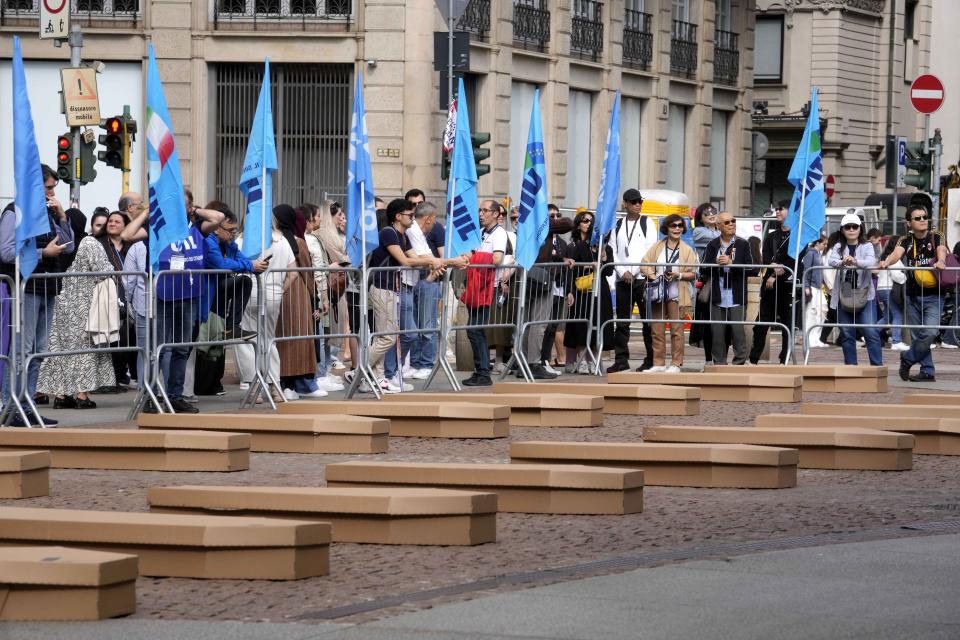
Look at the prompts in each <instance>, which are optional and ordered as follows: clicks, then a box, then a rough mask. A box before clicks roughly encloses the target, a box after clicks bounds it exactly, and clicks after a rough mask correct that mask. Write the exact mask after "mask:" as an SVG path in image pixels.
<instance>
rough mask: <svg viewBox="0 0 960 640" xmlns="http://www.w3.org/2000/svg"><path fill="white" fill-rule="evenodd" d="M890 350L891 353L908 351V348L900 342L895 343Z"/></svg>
mask: <svg viewBox="0 0 960 640" xmlns="http://www.w3.org/2000/svg"><path fill="white" fill-rule="evenodd" d="M890 350H891V351H910V347H908V346H907V345H905V344H904V343H902V342H895V343H893V345H892V346H891V347H890Z"/></svg>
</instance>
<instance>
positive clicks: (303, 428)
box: [137, 413, 390, 453]
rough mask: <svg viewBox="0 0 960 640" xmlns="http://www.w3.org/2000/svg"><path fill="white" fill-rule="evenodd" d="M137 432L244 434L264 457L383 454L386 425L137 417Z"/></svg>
mask: <svg viewBox="0 0 960 640" xmlns="http://www.w3.org/2000/svg"><path fill="white" fill-rule="evenodd" d="M137 422H138V424H139V425H140V428H141V429H204V430H209V431H233V432H240V433H249V434H250V450H251V451H265V452H270V453H386V451H387V435H388V434H389V432H390V421H389V420H382V419H380V418H367V417H365V416H345V415H329V416H291V415H283V416H280V415H275V414H271V413H194V414H189V413H141V414H140V417H139V418H138V419H137Z"/></svg>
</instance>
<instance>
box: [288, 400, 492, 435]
mask: <svg viewBox="0 0 960 640" xmlns="http://www.w3.org/2000/svg"><path fill="white" fill-rule="evenodd" d="M277 410H278V411H279V412H280V413H281V414H283V415H292V414H308V415H325V414H331V413H342V414H346V415H353V416H369V417H371V418H389V419H390V435H391V436H416V437H420V438H506V437H507V436H508V435H510V407H505V406H501V405H489V404H480V403H476V402H474V403H458V404H451V403H446V402H437V401H436V400H434V401H432V402H393V401H391V400H322V401H303V400H301V401H299V402H289V403H282V404H280V405H279V406H278V407H277Z"/></svg>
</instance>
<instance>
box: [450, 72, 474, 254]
mask: <svg viewBox="0 0 960 640" xmlns="http://www.w3.org/2000/svg"><path fill="white" fill-rule="evenodd" d="M466 97H467V93H466V90H465V89H464V88H463V78H460V84H459V88H458V90H457V99H458V100H459V101H460V105H462V106H463V107H464V108H463V109H458V110H457V127H456V137H455V141H454V144H453V160H452V161H451V163H450V180H449V181H448V182H447V202H452V203H453V204H452V207H450V206H449V205H448V210H449V209H450V208H452V209H453V214H452V216H451V219H450V220H447V224H448V227H449V229H450V230H449V237H450V242H449V244H450V248H449V249H448V251H449V254H448V255H451V256H459V255H463V254H465V253H469V252H471V251H473V250H474V249H476V248H477V247H479V246H480V219H479V218H478V217H477V209H478V208H479V205H478V204H477V165H476V163H475V162H474V160H473V143H472V142H471V141H470V114H468V113H467V109H466V105H467V100H466Z"/></svg>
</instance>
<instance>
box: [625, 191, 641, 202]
mask: <svg viewBox="0 0 960 640" xmlns="http://www.w3.org/2000/svg"><path fill="white" fill-rule="evenodd" d="M635 200H641V201H642V200H643V196H642V195H640V192H639V191H637V190H636V189H627V190H626V191H624V192H623V201H624V202H633V201H635Z"/></svg>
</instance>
